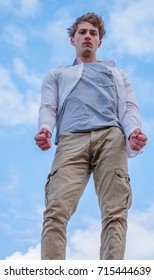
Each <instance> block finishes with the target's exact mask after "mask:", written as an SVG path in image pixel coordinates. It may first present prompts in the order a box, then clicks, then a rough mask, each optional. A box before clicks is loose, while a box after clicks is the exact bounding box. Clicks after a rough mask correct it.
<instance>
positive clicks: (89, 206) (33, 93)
mask: <svg viewBox="0 0 154 280" xmlns="http://www.w3.org/2000/svg"><path fill="white" fill-rule="evenodd" d="M152 7H153V1H152V0H137V1H135V0H134V1H133V0H132V1H129V0H115V1H114V0H113V1H112V0H109V1H106V0H102V1H100V0H95V1H93V0H87V1H85V0H83V1H78V0H74V1H71V0H66V1H64V0H61V1H60V0H59V1H57V0H44V1H41V0H0V11H1V18H0V139H1V145H0V169H1V172H0V259H8V260H13V259H40V235H41V229H42V213H43V210H44V185H45V183H46V177H47V175H48V172H49V171H50V166H51V163H52V160H53V155H54V152H55V146H54V145H53V147H52V149H51V150H49V151H47V152H42V151H40V150H39V149H38V148H37V147H36V146H35V143H34V140H33V138H34V135H35V134H36V133H37V118H38V108H39V104H40V87H41V83H42V81H43V78H44V77H45V75H46V73H47V72H48V70H49V69H51V68H54V67H58V66H61V65H66V64H71V63H72V61H73V59H74V56H75V51H74V48H73V47H72V46H71V45H70V43H69V38H68V34H67V31H66V28H67V27H68V26H70V25H71V24H72V22H73V21H74V20H75V19H76V17H78V16H80V15H82V14H84V13H86V12H88V11H93V12H95V13H98V14H100V15H102V16H103V18H104V20H105V23H106V37H105V38H104V40H103V45H102V47H101V49H99V50H98V56H97V58H98V59H112V60H114V61H115V62H116V64H117V66H118V67H120V68H122V69H124V70H125V71H126V72H127V73H128V75H129V77H130V79H131V81H132V83H133V86H134V89H135V91H136V97H137V101H138V104H139V107H140V113H141V118H142V124H143V131H144V132H145V133H146V134H147V136H148V138H149V140H148V144H147V146H146V147H145V149H144V153H143V154H142V155H139V156H138V157H136V158H134V159H130V160H129V174H130V177H131V185H132V190H133V205H132V208H131V209H130V211H129V218H128V235H127V247H126V259H154V219H153V216H154V182H153V172H154V109H153V108H154V98H153V79H154V67H153V65H154V48H153V46H154V33H153V26H154V9H152ZM99 234H100V213H99V209H98V206H97V198H96V195H95V192H94V187H93V180H92V178H91V179H90V182H89V183H88V185H87V188H86V190H85V193H84V195H83V197H82V199H81V201H80V204H79V206H78V209H77V212H76V214H75V215H74V216H73V217H72V219H71V221H70V223H69V225H68V243H67V258H68V259H98V258H99Z"/></svg>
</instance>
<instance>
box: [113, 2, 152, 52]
mask: <svg viewBox="0 0 154 280" xmlns="http://www.w3.org/2000/svg"><path fill="white" fill-rule="evenodd" d="M117 3H119V5H115V6H114V10H113V11H112V13H111V16H110V24H109V29H110V33H111V34H110V35H109V37H110V38H111V43H112V46H116V48H117V49H118V50H119V51H120V52H126V53H130V54H133V55H137V56H138V55H139V56H141V55H152V54H154V48H153V45H154V33H153V24H154V9H152V7H153V1H152V0H147V1H144V0H140V1H133V2H132V1H130V2H128V1H127V3H126V1H124V3H122V2H121V1H120V2H119V1H118V2H117ZM117 3H116V4H117Z"/></svg>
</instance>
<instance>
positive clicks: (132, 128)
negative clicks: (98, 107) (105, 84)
mask: <svg viewBox="0 0 154 280" xmlns="http://www.w3.org/2000/svg"><path fill="white" fill-rule="evenodd" d="M121 74H122V77H123V81H124V85H125V89H126V111H125V114H124V118H123V124H124V127H125V135H126V141H127V142H128V144H129V146H130V149H131V150H132V151H134V152H135V153H136V154H137V153H138V152H139V151H140V150H141V149H142V148H143V147H144V146H145V145H146V142H147V137H146V135H145V134H144V133H143V132H142V128H141V121H140V114H139V109H138V106H137V103H136V97H135V93H134V90H133V88H132V85H131V82H130V80H129V78H128V76H127V75H126V74H125V72H123V71H122V72H121ZM130 152H131V151H130Z"/></svg>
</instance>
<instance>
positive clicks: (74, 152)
mask: <svg viewBox="0 0 154 280" xmlns="http://www.w3.org/2000/svg"><path fill="white" fill-rule="evenodd" d="M83 136H86V135H83ZM83 136H82V134H81V135H80V134H72V133H65V134H64V135H62V137H61V139H60V141H59V144H58V146H57V150H56V153H55V158H54V161H53V164H52V168H51V172H50V174H49V176H48V181H47V184H46V187H45V190H46V207H51V205H52V204H53V201H54V202H55V201H56V204H57V202H58V203H59V205H60V204H62V205H63V207H65V209H67V211H69V213H70V214H72V213H73V212H74V211H75V209H76V206H77V204H78V201H79V199H80V197H81V195H82V193H83V190H84V188H85V186H86V184H87V182H88V179H89V176H90V168H89V155H88V147H87V146H88V140H87V137H83Z"/></svg>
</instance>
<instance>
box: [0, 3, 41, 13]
mask: <svg viewBox="0 0 154 280" xmlns="http://www.w3.org/2000/svg"><path fill="white" fill-rule="evenodd" d="M40 6H41V4H40V1H39V0H14V1H12V0H1V1H0V7H1V9H3V10H4V11H5V12H11V13H13V14H14V15H16V16H19V17H34V16H35V15H36V14H37V13H38V12H39V11H40Z"/></svg>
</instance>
